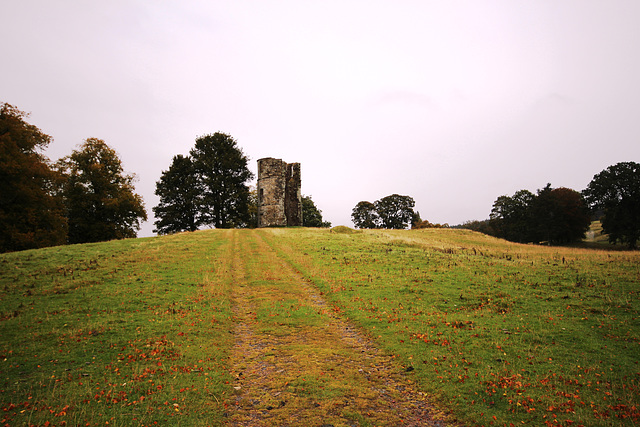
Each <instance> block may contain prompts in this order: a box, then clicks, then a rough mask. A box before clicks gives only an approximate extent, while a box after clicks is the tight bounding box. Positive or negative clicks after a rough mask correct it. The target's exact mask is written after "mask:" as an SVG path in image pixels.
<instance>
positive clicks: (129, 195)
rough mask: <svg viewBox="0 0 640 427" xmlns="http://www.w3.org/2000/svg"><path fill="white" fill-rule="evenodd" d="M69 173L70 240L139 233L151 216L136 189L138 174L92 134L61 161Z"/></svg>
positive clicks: (65, 189)
mask: <svg viewBox="0 0 640 427" xmlns="http://www.w3.org/2000/svg"><path fill="white" fill-rule="evenodd" d="M58 165H59V168H60V170H61V172H62V173H63V174H64V176H65V178H66V179H65V182H64V185H63V194H64V199H65V205H66V209H67V218H68V222H69V237H68V239H69V243H86V242H99V241H105V240H112V239H123V238H128V237H135V236H136V231H137V230H139V229H140V223H141V221H143V220H146V219H147V213H146V211H145V209H144V204H143V202H142V198H141V197H140V196H139V195H138V194H136V193H134V187H133V182H134V179H135V176H134V175H127V174H125V173H124V172H123V168H122V163H121V161H120V158H119V157H118V155H117V153H116V152H115V150H113V149H112V148H110V147H109V146H108V145H107V144H106V143H105V142H104V141H103V140H100V139H97V138H88V139H87V140H85V142H84V144H82V145H81V146H80V148H79V149H78V150H74V151H73V152H72V153H71V155H70V156H67V157H65V158H63V159H61V160H60V162H59V163H58Z"/></svg>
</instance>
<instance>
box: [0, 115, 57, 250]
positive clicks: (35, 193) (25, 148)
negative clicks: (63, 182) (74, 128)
mask: <svg viewBox="0 0 640 427" xmlns="http://www.w3.org/2000/svg"><path fill="white" fill-rule="evenodd" d="M28 116H29V115H28V114H27V113H24V112H22V111H20V110H18V109H17V108H16V107H14V106H13V105H10V104H7V103H3V104H1V105H0V252H8V251H18V250H23V249H31V248H41V247H45V246H53V245H60V244H64V243H65V241H66V231H67V221H66V218H65V215H64V207H63V204H62V198H61V197H60V196H59V194H58V193H57V191H56V189H57V188H58V185H59V183H60V175H59V174H57V173H56V171H55V170H54V169H53V168H52V167H51V164H50V162H49V160H48V159H47V158H46V157H45V156H44V155H43V154H42V150H44V149H45V148H46V147H47V145H49V143H50V142H51V137H50V136H49V135H46V134H44V133H43V132H42V131H41V130H40V129H38V128H37V127H36V126H34V125H32V124H29V123H27V122H26V120H25V119H26V118H27V117H28Z"/></svg>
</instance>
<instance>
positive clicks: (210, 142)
mask: <svg viewBox="0 0 640 427" xmlns="http://www.w3.org/2000/svg"><path fill="white" fill-rule="evenodd" d="M190 153H191V157H192V159H193V164H194V168H195V173H196V177H197V185H198V189H199V191H200V192H201V193H200V196H201V197H200V199H199V201H200V206H199V212H198V224H201V225H209V226H213V227H215V228H232V227H246V226H247V225H248V224H249V223H250V221H251V219H250V215H249V187H248V186H247V184H246V183H247V181H249V180H250V179H252V178H253V174H252V173H251V171H250V170H249V168H248V166H247V164H248V161H249V159H248V158H247V156H245V155H244V153H243V152H242V150H241V149H240V147H238V145H237V143H236V141H235V140H234V139H233V138H232V137H231V136H229V135H226V134H224V133H220V132H216V133H214V134H212V135H205V136H201V137H199V138H197V139H196V144H195V147H194V148H193V149H192V150H191V152H190Z"/></svg>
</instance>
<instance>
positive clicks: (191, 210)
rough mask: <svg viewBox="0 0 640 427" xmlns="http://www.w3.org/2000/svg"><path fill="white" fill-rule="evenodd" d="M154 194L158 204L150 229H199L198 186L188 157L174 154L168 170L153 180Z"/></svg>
mask: <svg viewBox="0 0 640 427" xmlns="http://www.w3.org/2000/svg"><path fill="white" fill-rule="evenodd" d="M155 194H156V195H157V196H160V203H159V204H158V206H155V207H154V208H153V213H154V214H155V216H156V218H157V219H156V221H155V222H154V224H155V226H156V228H155V230H153V231H154V232H155V233H158V234H169V233H178V232H181V231H195V230H197V229H198V212H199V203H200V200H199V199H200V197H199V194H200V192H199V188H198V185H197V178H196V174H195V168H194V166H193V162H192V160H191V157H189V156H186V157H185V156H182V155H180V154H179V155H177V156H174V157H173V160H172V162H171V166H169V170H166V171H163V172H162V175H161V176H160V180H159V181H158V182H156V191H155Z"/></svg>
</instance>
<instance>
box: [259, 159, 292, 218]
mask: <svg viewBox="0 0 640 427" xmlns="http://www.w3.org/2000/svg"><path fill="white" fill-rule="evenodd" d="M293 225H302V192H301V179H300V163H285V162H283V161H282V160H280V159H274V158H271V157H266V158H264V159H260V160H258V227H274V226H293Z"/></svg>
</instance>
